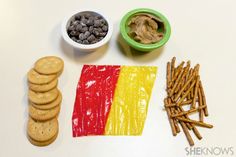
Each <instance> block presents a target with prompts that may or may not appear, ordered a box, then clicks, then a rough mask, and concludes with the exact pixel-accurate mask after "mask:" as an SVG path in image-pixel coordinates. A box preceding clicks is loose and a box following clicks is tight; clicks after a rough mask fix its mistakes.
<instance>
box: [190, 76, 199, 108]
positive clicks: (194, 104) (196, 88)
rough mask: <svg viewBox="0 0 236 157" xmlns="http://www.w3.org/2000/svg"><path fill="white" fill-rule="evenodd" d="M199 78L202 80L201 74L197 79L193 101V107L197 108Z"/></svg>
mask: <svg viewBox="0 0 236 157" xmlns="http://www.w3.org/2000/svg"><path fill="white" fill-rule="evenodd" d="M199 80H200V76H199V75H197V80H196V84H195V88H194V96H193V103H192V106H191V108H195V107H196V99H197V94H198V88H199Z"/></svg>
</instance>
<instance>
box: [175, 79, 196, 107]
mask: <svg viewBox="0 0 236 157" xmlns="http://www.w3.org/2000/svg"><path fill="white" fill-rule="evenodd" d="M195 83H196V80H194V81H193V82H192V84H191V85H190V87H189V89H188V90H187V91H186V92H185V94H184V95H183V97H182V98H181V99H180V100H179V101H178V102H177V104H176V106H180V104H181V103H182V102H183V101H184V99H185V98H186V96H187V95H188V93H189V92H190V91H191V90H192V88H193V86H194V85H195Z"/></svg>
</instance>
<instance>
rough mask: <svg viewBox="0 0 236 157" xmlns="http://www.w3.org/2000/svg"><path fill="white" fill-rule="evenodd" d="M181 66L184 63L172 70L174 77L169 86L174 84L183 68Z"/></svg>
mask: <svg viewBox="0 0 236 157" xmlns="http://www.w3.org/2000/svg"><path fill="white" fill-rule="evenodd" d="M183 65H184V61H183V62H182V63H181V64H180V65H179V66H178V67H177V68H176V69H174V76H173V77H172V78H171V82H170V86H172V85H173V83H174V82H175V80H176V79H177V77H178V76H179V73H180V71H181V69H182V68H183Z"/></svg>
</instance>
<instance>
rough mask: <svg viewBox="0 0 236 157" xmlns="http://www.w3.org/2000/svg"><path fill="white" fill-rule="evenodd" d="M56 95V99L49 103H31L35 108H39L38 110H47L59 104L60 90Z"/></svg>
mask: <svg viewBox="0 0 236 157" xmlns="http://www.w3.org/2000/svg"><path fill="white" fill-rule="evenodd" d="M58 92H59V93H58V96H57V98H56V100H54V101H53V102H51V103H48V104H34V103H32V102H30V103H31V105H33V106H34V107H35V108H37V109H40V110H48V109H51V108H54V107H56V106H58V105H60V103H61V101H62V95H61V92H60V91H59V90H58Z"/></svg>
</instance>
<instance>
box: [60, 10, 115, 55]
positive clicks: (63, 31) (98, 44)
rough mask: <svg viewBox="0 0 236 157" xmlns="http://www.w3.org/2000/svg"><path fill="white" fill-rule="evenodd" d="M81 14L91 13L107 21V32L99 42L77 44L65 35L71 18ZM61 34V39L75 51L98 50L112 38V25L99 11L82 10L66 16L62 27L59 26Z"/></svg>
mask: <svg viewBox="0 0 236 157" xmlns="http://www.w3.org/2000/svg"><path fill="white" fill-rule="evenodd" d="M82 12H93V13H96V14H98V15H100V16H102V17H103V18H104V19H105V20H106V21H107V24H108V32H107V34H106V36H105V37H104V38H103V39H102V40H100V41H99V42H97V43H95V44H88V45H86V44H80V43H77V42H75V41H73V40H72V39H71V38H70V37H69V35H68V33H67V25H68V22H69V21H70V20H71V18H72V17H74V16H75V15H76V14H78V13H82ZM61 32H62V37H63V39H64V40H65V41H66V42H67V43H68V44H69V45H72V46H73V47H74V48H77V49H87V50H89V49H96V48H99V47H101V46H103V45H105V44H106V43H107V42H108V41H109V40H110V39H111V36H112V33H113V23H112V21H111V19H110V18H109V17H107V16H105V14H104V13H103V12H101V11H98V10H95V9H83V10H79V11H78V10H77V11H74V12H72V13H70V14H69V15H68V16H66V17H65V18H64V20H63V21H62V25H61Z"/></svg>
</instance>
